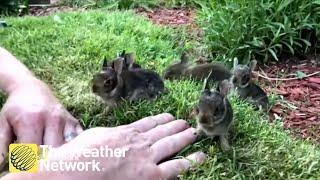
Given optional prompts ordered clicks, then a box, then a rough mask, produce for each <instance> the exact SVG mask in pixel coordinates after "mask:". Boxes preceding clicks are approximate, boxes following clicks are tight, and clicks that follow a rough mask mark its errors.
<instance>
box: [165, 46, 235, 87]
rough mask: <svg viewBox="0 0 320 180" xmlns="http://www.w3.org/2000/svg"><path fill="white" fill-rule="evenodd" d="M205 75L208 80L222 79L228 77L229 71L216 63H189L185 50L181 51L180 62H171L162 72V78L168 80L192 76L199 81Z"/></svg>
mask: <svg viewBox="0 0 320 180" xmlns="http://www.w3.org/2000/svg"><path fill="white" fill-rule="evenodd" d="M207 77H209V78H208V80H209V81H223V80H224V79H229V78H230V77H231V73H230V72H229V70H228V69H226V67H224V66H223V65H221V64H218V63H205V64H197V65H191V64H190V63H189V60H188V56H187V54H186V53H185V52H184V53H182V55H181V60H180V62H175V63H173V64H171V65H170V66H169V67H168V68H167V69H166V70H165V73H164V78H165V79H170V80H173V79H182V78H192V79H194V80H198V81H201V80H203V79H205V78H207Z"/></svg>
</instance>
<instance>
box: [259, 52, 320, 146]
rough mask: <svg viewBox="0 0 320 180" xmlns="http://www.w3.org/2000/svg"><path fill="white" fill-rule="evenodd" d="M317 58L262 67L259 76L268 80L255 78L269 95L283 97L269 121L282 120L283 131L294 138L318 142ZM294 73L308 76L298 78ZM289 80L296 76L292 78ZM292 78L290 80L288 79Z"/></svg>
mask: <svg viewBox="0 0 320 180" xmlns="http://www.w3.org/2000/svg"><path fill="white" fill-rule="evenodd" d="M319 60H320V56H319V55H317V56H308V57H307V59H305V60H300V61H295V60H294V59H292V58H288V59H286V60H284V61H282V62H281V63H277V64H274V65H269V66H264V67H261V68H260V70H259V71H258V73H259V74H264V76H266V77H269V78H274V77H277V78H279V77H280V78H281V79H283V80H281V81H277V80H272V81H270V80H268V79H265V78H260V77H259V78H258V79H259V82H260V84H262V85H263V86H264V87H265V90H266V91H267V92H268V93H271V92H275V93H276V94H278V95H280V96H281V97H283V100H282V101H278V102H277V103H276V104H275V105H274V106H273V108H272V109H271V112H270V114H269V115H270V120H271V121H273V120H275V119H277V117H282V120H283V122H284V123H283V125H284V127H285V128H287V129H290V130H292V131H291V132H292V133H293V134H294V135H300V136H301V137H302V138H305V139H309V140H312V141H316V142H320V66H319ZM297 72H303V73H304V74H305V75H307V76H308V75H310V74H314V73H317V72H318V74H315V75H313V76H310V77H305V78H301V79H299V78H297ZM292 77H295V78H293V79H292ZM290 79H292V80H290Z"/></svg>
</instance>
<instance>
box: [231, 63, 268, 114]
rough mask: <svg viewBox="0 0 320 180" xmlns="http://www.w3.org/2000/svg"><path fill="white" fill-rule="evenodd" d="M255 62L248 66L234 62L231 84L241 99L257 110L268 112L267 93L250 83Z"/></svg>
mask: <svg viewBox="0 0 320 180" xmlns="http://www.w3.org/2000/svg"><path fill="white" fill-rule="evenodd" d="M256 65H257V61H255V60H253V61H251V62H250V63H249V65H239V64H238V61H237V60H235V61H234V68H233V70H232V74H233V75H232V77H231V82H232V84H233V86H234V87H235V88H236V89H237V92H238V94H239V96H240V98H241V99H244V100H247V101H248V102H249V103H251V104H253V105H254V106H256V107H257V108H260V109H263V110H264V111H266V112H267V111H268V106H269V101H268V96H267V93H265V92H264V90H263V89H262V88H261V87H260V86H259V85H257V84H255V83H254V82H253V81H252V71H253V70H254V69H255V67H256Z"/></svg>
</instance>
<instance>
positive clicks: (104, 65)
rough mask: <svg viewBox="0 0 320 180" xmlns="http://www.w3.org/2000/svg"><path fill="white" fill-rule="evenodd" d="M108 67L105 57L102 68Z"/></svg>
mask: <svg viewBox="0 0 320 180" xmlns="http://www.w3.org/2000/svg"><path fill="white" fill-rule="evenodd" d="M106 67H108V60H107V58H106V57H104V58H103V63H102V68H106Z"/></svg>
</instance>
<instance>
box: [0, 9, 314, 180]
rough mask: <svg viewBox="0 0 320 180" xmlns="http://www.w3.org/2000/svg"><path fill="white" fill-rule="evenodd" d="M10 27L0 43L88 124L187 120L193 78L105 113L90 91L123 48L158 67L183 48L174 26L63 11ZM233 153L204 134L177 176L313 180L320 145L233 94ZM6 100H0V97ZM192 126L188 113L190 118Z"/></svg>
mask: <svg viewBox="0 0 320 180" xmlns="http://www.w3.org/2000/svg"><path fill="white" fill-rule="evenodd" d="M5 20H6V21H7V22H8V23H9V24H11V25H12V27H10V28H4V29H0V46H3V47H5V48H7V49H8V50H10V51H11V52H12V53H13V54H14V55H15V56H17V57H18V58H19V59H21V60H22V61H23V62H24V63H25V64H26V65H27V66H28V67H29V68H30V69H31V70H32V71H34V72H35V74H36V75H37V76H38V77H40V78H41V79H42V80H44V81H45V82H46V83H48V84H50V85H51V87H52V89H53V91H54V92H55V93H56V95H57V96H58V98H59V99H60V100H61V101H62V103H63V104H64V105H65V106H66V107H67V108H68V109H69V110H70V111H71V112H72V113H73V114H74V116H76V117H77V118H78V119H80V120H81V122H82V123H83V125H84V126H85V127H86V128H90V127H95V126H116V125H120V124H127V123H130V122H132V121H135V120H137V119H139V118H142V117H144V116H149V115H154V114H157V113H161V112H170V113H172V114H174V115H175V116H176V117H177V118H187V117H188V115H189V113H190V111H191V110H192V108H193V106H194V105H195V103H196V102H197V99H198V97H199V94H200V90H201V87H202V85H201V84H197V83H195V82H192V81H188V80H185V81H180V82H170V81H166V82H165V84H166V87H167V88H168V90H169V94H166V95H163V96H162V97H160V98H159V99H157V100H156V101H153V102H140V103H138V102H137V103H132V104H130V103H124V104H123V105H122V106H121V107H120V108H118V109H116V110H114V111H112V112H111V113H110V114H109V115H107V114H104V113H103V109H104V107H105V105H104V104H103V103H102V102H101V101H100V100H99V99H98V98H96V97H95V96H94V95H93V94H92V93H91V92H90V85H89V81H90V79H91V78H92V75H93V74H94V73H95V72H97V71H98V70H99V68H100V66H101V63H102V59H103V57H104V56H106V57H108V58H112V57H114V56H115V55H116V53H117V52H119V51H121V50H123V49H126V50H128V51H132V52H135V53H136V56H137V59H138V63H140V64H141V65H142V66H144V67H147V68H150V69H153V70H156V71H157V72H159V73H162V72H163V70H164V68H165V67H166V66H167V65H168V64H170V62H171V61H172V60H173V59H177V58H178V57H179V54H180V52H181V49H182V47H180V46H179V44H180V42H181V38H183V37H186V36H185V35H183V34H182V36H181V31H179V33H178V32H177V31H176V30H173V29H170V28H164V27H159V26H156V25H153V24H151V23H150V22H148V21H147V20H145V19H144V18H142V17H139V16H136V15H134V14H133V12H131V11H127V12H118V11H115V12H106V11H102V10H96V11H90V12H81V13H80V12H73V13H62V14H58V16H49V17H23V18H5ZM231 101H232V105H233V108H234V111H235V134H233V135H232V136H231V139H232V146H233V147H234V151H233V152H230V153H223V152H222V151H221V150H220V148H219V146H218V145H217V143H216V141H214V140H209V139H204V140H201V141H200V142H197V143H195V144H194V145H191V146H190V147H187V148H186V149H185V150H184V151H183V152H182V153H180V154H179V155H184V154H186V153H189V152H191V151H194V150H202V151H204V152H206V153H208V155H209V156H208V160H207V161H206V163H205V164H203V165H201V166H199V167H196V168H195V169H193V170H191V171H188V172H186V173H184V174H183V175H182V179H317V178H319V177H320V149H319V146H318V145H312V144H311V143H309V142H306V141H302V140H294V139H292V138H291V137H290V136H289V135H288V132H286V131H284V130H283V129H282V128H281V122H277V123H274V124H269V123H268V122H267V121H266V118H265V117H264V116H262V115H261V114H259V113H258V112H255V111H253V109H252V108H251V107H250V106H248V105H247V104H245V103H243V102H240V101H239V100H238V99H237V98H235V97H232V98H231ZM1 102H2V103H3V102H4V101H1V100H0V103H1ZM187 120H188V121H189V122H190V124H192V125H195V121H194V120H193V119H187Z"/></svg>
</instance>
